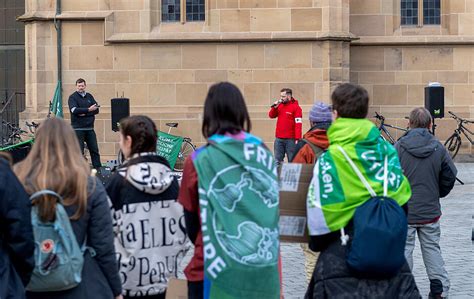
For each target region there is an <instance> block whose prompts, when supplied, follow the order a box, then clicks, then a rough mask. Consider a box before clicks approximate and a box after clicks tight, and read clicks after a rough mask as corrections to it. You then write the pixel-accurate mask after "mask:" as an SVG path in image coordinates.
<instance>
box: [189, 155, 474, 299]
mask: <svg viewBox="0 0 474 299" xmlns="http://www.w3.org/2000/svg"><path fill="white" fill-rule="evenodd" d="M456 166H457V167H458V170H459V173H458V177H459V178H460V179H461V180H462V181H464V183H465V185H464V186H461V185H460V184H456V186H455V187H454V189H453V191H452V192H451V194H450V195H448V196H447V197H446V198H444V199H443V200H442V201H441V204H442V211H443V216H442V217H441V250H442V252H443V257H444V261H445V263H446V268H447V271H448V273H449V276H450V280H451V290H450V293H449V295H450V298H474V252H473V241H471V234H472V229H473V225H474V223H473V215H474V163H462V164H456ZM281 251H282V259H283V261H282V262H283V290H284V294H285V298H303V297H304V294H305V291H306V287H307V282H306V276H305V273H304V257H303V252H302V250H301V248H300V245H299V244H289V243H284V244H282V246H281ZM191 254H192V253H189V254H188V256H187V258H186V260H185V261H183V263H182V265H184V266H185V265H187V263H188V260H189V257H190V256H191ZM413 258H414V269H413V273H414V275H415V280H416V282H417V285H418V288H419V289H420V292H421V294H422V296H423V298H427V296H428V293H429V281H428V277H427V275H426V271H425V267H424V265H423V260H422V257H421V251H420V246H419V243H418V241H417V244H416V247H415V250H414V254H413ZM181 275H182V274H181Z"/></svg>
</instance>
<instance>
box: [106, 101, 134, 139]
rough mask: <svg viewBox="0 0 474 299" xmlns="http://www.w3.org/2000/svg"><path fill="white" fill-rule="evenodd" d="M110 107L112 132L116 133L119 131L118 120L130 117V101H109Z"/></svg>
mask: <svg viewBox="0 0 474 299" xmlns="http://www.w3.org/2000/svg"><path fill="white" fill-rule="evenodd" d="M110 107H111V108H112V131H114V132H117V131H118V130H119V128H118V124H119V122H120V120H122V119H123V118H126V117H129V116H130V99H128V98H114V99H111V100H110Z"/></svg>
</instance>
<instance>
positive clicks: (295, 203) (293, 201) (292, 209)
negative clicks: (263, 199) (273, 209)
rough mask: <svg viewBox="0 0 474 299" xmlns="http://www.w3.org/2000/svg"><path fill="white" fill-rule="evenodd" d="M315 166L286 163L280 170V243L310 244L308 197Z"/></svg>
mask: <svg viewBox="0 0 474 299" xmlns="http://www.w3.org/2000/svg"><path fill="white" fill-rule="evenodd" d="M313 168H314V165H313V164H298V163H284V164H282V167H281V169H280V222H279V227H280V241H281V242H297V243H307V242H308V228H307V218H306V195H307V194H308V188H309V184H310V183H311V179H312V178H313Z"/></svg>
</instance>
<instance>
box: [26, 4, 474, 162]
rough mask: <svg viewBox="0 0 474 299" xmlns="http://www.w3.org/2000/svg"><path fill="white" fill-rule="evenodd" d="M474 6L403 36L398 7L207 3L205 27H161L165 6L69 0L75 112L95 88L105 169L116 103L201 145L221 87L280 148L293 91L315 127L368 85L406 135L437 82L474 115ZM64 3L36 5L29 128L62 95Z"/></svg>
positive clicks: (29, 49)
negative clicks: (352, 89)
mask: <svg viewBox="0 0 474 299" xmlns="http://www.w3.org/2000/svg"><path fill="white" fill-rule="evenodd" d="M471 2H472V1H470V0H444V1H443V9H442V11H443V13H442V14H443V18H442V24H441V26H429V27H428V26H425V27H421V28H416V27H415V28H413V27H411V28H402V27H400V26H399V24H400V16H399V15H400V14H399V1H398V0H351V1H349V0H206V21H205V22H195V23H193V22H186V23H184V24H182V23H180V22H178V23H161V22H160V16H161V11H160V6H161V5H160V1H159V0H134V1H129V0H84V1H73V0H62V4H63V5H62V9H63V13H62V14H61V19H62V29H63V41H62V42H63V45H62V60H63V68H62V72H63V103H64V105H65V111H67V97H68V95H69V94H70V93H72V92H73V91H74V82H75V80H76V79H77V78H79V77H82V78H84V79H86V81H87V85H88V90H89V91H90V92H91V93H92V94H93V95H94V96H95V97H96V99H97V100H98V101H99V102H100V104H101V105H102V108H101V113H100V114H99V116H98V119H97V121H96V132H97V135H98V138H99V143H100V149H101V153H102V156H103V160H104V161H105V160H107V159H110V158H113V157H114V156H115V154H116V152H117V150H118V145H117V141H118V136H117V134H116V133H113V132H112V131H111V125H110V99H111V98H113V97H117V96H122V95H124V96H126V97H129V98H130V99H131V112H132V114H138V113H143V114H147V115H149V116H151V117H152V118H153V119H154V120H155V121H156V122H157V124H159V126H160V129H162V130H167V128H166V126H165V123H166V122H171V121H177V122H179V123H180V125H179V128H178V129H176V130H174V133H176V134H179V135H185V136H189V137H191V138H192V139H193V142H195V143H196V144H197V145H201V144H204V142H205V140H204V139H203V138H202V136H201V132H200V125H201V119H202V105H203V102H204V99H205V95H206V92H207V89H208V88H209V86H210V85H212V84H213V83H215V82H218V81H230V82H233V83H235V84H237V85H238V86H239V88H240V89H241V91H242V92H243V94H244V97H245V98H246V101H247V104H248V107H249V110H250V114H251V117H252V121H253V128H254V129H253V132H254V133H255V134H256V135H258V136H261V137H262V138H263V139H264V140H265V141H266V142H267V143H268V145H269V146H270V147H271V148H272V142H273V139H274V137H273V136H274V126H275V121H274V120H270V119H268V117H267V112H268V106H269V105H270V103H271V102H272V101H274V99H276V98H277V97H278V95H279V90H280V89H281V88H283V87H290V88H292V89H293V90H294V96H295V98H297V99H298V100H299V101H300V103H301V105H302V106H303V113H304V116H303V118H304V126H305V127H304V129H307V128H308V121H307V117H308V111H309V109H310V107H311V105H312V104H313V103H314V102H315V101H318V100H321V101H324V102H329V99H330V93H331V91H332V90H333V89H334V88H335V86H337V84H339V83H341V82H347V81H352V82H354V83H358V84H361V85H363V86H365V87H366V88H367V89H368V91H369V93H370V96H371V112H370V113H371V115H372V114H373V111H378V112H381V113H383V114H384V115H386V116H387V118H388V120H387V121H388V122H390V123H392V124H398V125H400V126H404V125H405V122H406V121H405V120H404V119H403V117H404V116H405V115H408V112H409V111H410V110H411V109H412V108H413V107H416V106H421V105H423V87H424V86H425V85H426V84H427V83H428V82H429V81H439V82H441V83H442V84H443V85H444V86H445V87H446V105H447V110H453V111H454V112H458V113H460V115H462V116H465V117H468V118H473V117H474V101H473V94H474V93H473V88H474V83H473V81H474V66H473V53H474V50H473V45H474V31H473V24H474V22H473V20H472V18H473V16H474V5H472V4H471ZM54 3H55V1H33V0H27V2H26V4H27V12H26V14H25V21H26V23H25V25H26V37H25V38H26V92H27V96H26V98H27V111H26V112H25V113H24V114H23V118H25V119H41V118H42V117H44V116H45V115H46V113H47V109H48V102H49V101H50V99H51V98H52V96H53V94H54V89H55V87H56V78H57V59H56V31H55V29H54V25H53V19H54V11H55V6H54V5H55V4H54ZM356 38H359V39H358V40H356ZM66 114H67V113H66ZM66 117H68V116H66ZM438 124H439V126H438V132H439V136H440V138H441V139H443V138H445V137H446V136H447V134H448V132H449V131H450V130H451V131H452V129H453V128H454V122H453V121H451V120H449V119H446V120H441V121H439V122H438ZM172 132H173V131H172ZM394 134H396V132H394ZM463 150H464V151H465V152H469V151H472V149H471V148H470V146H468V145H467V144H466V147H465V148H464V149H463Z"/></svg>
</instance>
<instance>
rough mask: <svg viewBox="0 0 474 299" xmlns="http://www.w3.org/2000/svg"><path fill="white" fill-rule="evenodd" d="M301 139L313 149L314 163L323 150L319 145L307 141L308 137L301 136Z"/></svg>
mask: <svg viewBox="0 0 474 299" xmlns="http://www.w3.org/2000/svg"><path fill="white" fill-rule="evenodd" d="M301 141H303V142H304V143H306V144H307V145H309V147H311V149H312V150H313V153H314V155H315V157H316V159H314V163H316V160H317V159H318V158H319V156H321V155H322V154H323V153H324V150H323V149H322V148H320V147H319V146H317V145H316V144H314V143H312V142H311V141H309V140H308V139H304V138H303V139H301Z"/></svg>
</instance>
